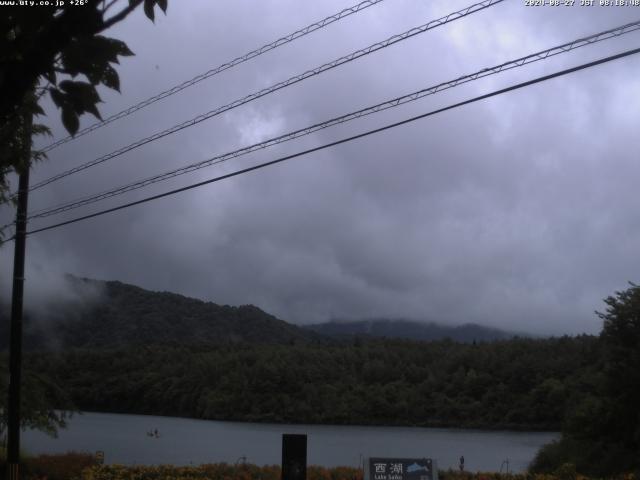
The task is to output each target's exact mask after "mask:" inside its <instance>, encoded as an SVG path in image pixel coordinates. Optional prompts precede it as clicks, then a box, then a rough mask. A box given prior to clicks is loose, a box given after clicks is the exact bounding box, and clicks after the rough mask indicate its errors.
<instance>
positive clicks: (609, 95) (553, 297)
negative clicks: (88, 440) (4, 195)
mask: <svg viewBox="0 0 640 480" xmlns="http://www.w3.org/2000/svg"><path fill="white" fill-rule="evenodd" d="M174 3H175V5H174V4H172V5H171V10H170V11H169V13H168V16H167V17H166V18H161V19H159V20H158V22H157V24H156V25H155V26H153V25H151V24H150V23H149V22H147V21H146V20H145V19H144V18H143V16H142V15H141V14H138V15H137V16H136V17H135V18H132V19H130V20H128V21H127V22H126V23H125V24H122V25H121V26H119V27H118V29H117V30H114V32H113V35H114V36H120V37H121V38H124V39H126V40H127V42H128V43H129V45H130V46H131V48H132V49H133V50H134V51H136V53H137V56H136V57H133V58H132V59H130V60H127V61H126V62H125V63H123V65H122V68H121V72H122V73H121V75H122V87H123V95H122V96H119V95H117V94H113V93H109V92H105V94H104V98H105V100H107V102H106V103H105V104H104V106H103V109H102V110H103V112H105V114H109V113H112V112H116V111H118V110H119V109H121V108H123V107H126V106H128V105H129V104H131V103H133V102H136V101H138V100H141V99H144V98H146V97H147V96H149V95H152V94H155V93H157V92H158V91H160V90H162V89H165V88H168V87H171V86H172V85H173V84H176V83H179V82H181V81H183V80H185V79H187V78H190V77H192V76H194V75H196V74H198V73H201V72H203V71H205V70H207V69H208V68H211V67H213V66H215V65H217V64H219V63H221V62H223V61H227V60H229V59H231V58H233V57H235V56H237V55H240V54H242V53H244V52H246V51H249V50H251V49H252V48H255V47H256V46H259V45H261V44H263V43H266V42H267V41H269V40H272V39H274V38H276V37H278V36H280V35H282V34H285V33H288V32H290V31H293V30H295V29H296V28H298V27H300V26H302V25H305V24H308V23H310V22H311V21H314V20H317V19H318V18H321V17H323V16H325V15H327V14H329V13H332V12H334V11H337V10H339V9H341V8H345V7H346V6H348V5H349V4H350V3H349V2H337V1H332V2H309V3H308V4H305V5H306V6H305V8H304V9H300V8H299V3H298V2H286V1H275V0H274V1H271V2H253V1H251V2H250V1H243V2H232V3H224V2H205V1H202V2H196V1H193V2H189V3H188V6H187V5H182V4H178V3H177V2H174ZM466 5H467V2H461V1H457V0H456V1H447V2H444V1H442V2H429V3H428V4H427V3H423V2H415V1H410V0H404V1H402V0H387V1H386V2H384V3H383V4H382V5H380V6H376V7H373V8H371V9H369V10H367V11H365V12H363V13H361V14H359V15H356V16H354V17H352V18H351V19H349V20H345V21H343V22H341V23H339V24H336V25H333V26H331V27H329V28H327V30H325V31H321V32H317V33H315V34H313V35H312V36H309V37H306V38H304V39H301V40H299V41H298V42H295V43H294V44H292V45H288V46H286V47H283V48H281V49H279V50H277V51H275V52H271V53H269V54H268V55H265V56H263V57H261V58H260V59H258V60H256V61H255V62H250V63H247V64H245V65H242V66H240V67H238V68H236V69H234V70H233V71H229V72H226V73H224V74H222V75H220V76H218V77H216V78H214V79H211V80H208V81H205V82H203V83H202V84H199V85H198V86H196V87H193V88H192V89H190V90H188V91H186V92H183V93H182V94H180V95H176V96H174V97H171V98H169V99H167V100H165V101H163V102H162V103H161V104H158V105H155V106H153V107H151V108H149V109H148V110H146V111H143V112H140V113H139V114H138V115H133V116H131V117H129V118H127V119H125V120H124V121H122V122H118V123H116V124H113V125H111V126H108V127H106V128H104V129H102V130H101V131H99V132H97V133H96V134H95V135H91V136H87V137H83V138H81V139H79V140H78V141H76V142H73V143H71V144H69V145H66V146H64V147H62V148H60V149H58V150H56V151H54V152H52V153H51V160H50V161H49V162H47V163H46V164H43V165H41V166H39V167H38V169H37V170H36V173H35V174H34V176H35V177H36V178H37V179H41V178H45V177H47V176H48V175H51V174H53V173H56V172H58V171H60V170H62V169H65V168H70V167H72V166H74V165H77V164H79V163H82V162H84V161H87V160H91V159H92V158H95V157H97V156H99V155H102V154H104V153H107V152H109V151H110V150H112V149H114V148H117V147H120V146H122V145H125V144H127V143H129V142H131V141H134V140H137V139H138V138H140V137H142V136H146V135H149V134H152V133H154V132H156V131H158V130H160V129H163V128H167V127H169V126H171V125H173V124H175V123H178V122H180V121H183V120H186V119H188V118H190V117H193V116H196V115H198V114H200V113H203V112H204V111H207V110H210V109H213V108H215V107H217V106H219V105H222V104H224V103H227V102H230V101H232V100H234V99H236V98H238V97H241V96H243V95H245V94H247V93H250V92H253V91H255V90H257V89H260V88H264V87H266V86H269V85H271V84H273V83H275V82H277V81H280V80H283V79H285V78H287V77H289V76H291V75H293V74H296V73H300V72H302V71H304V70H306V69H308V68H312V67H315V66H317V65H319V64H322V63H324V62H326V61H328V60H332V59H333V58H336V57H338V56H341V55H344V54H346V53H348V52H350V51H352V50H355V49H357V48H361V47H364V46H366V45H368V44H370V43H373V42H375V41H379V40H381V39H383V38H386V37H388V36H390V35H392V34H394V33H398V32H400V31H403V30H407V29H408V28H410V27H412V26H416V25H419V24H422V23H425V22H426V21H428V20H430V19H433V18H435V17H437V16H439V15H443V14H446V13H448V12H450V11H452V10H454V9H457V8H462V7H464V6H466ZM623 10H624V11H623ZM138 13H140V12H138ZM285 13H286V14H285ZM631 14H633V15H631ZM639 14H640V9H634V8H631V7H629V8H628V9H626V10H625V9H606V8H600V7H594V8H591V9H590V8H586V7H579V6H575V7H571V8H569V7H567V8H561V7H558V8H552V7H544V8H540V7H539V8H531V7H525V6H524V2H521V1H519V0H509V1H507V2H505V3H504V4H503V5H500V6H496V7H494V8H492V9H489V10H487V11H485V12H481V13H479V14H476V15H473V16H471V17H469V18H467V19H463V20H460V21H458V22H456V23H454V24H451V25H447V26H444V27H440V28H438V29H436V30H434V31H432V32H428V33H426V34H423V35H421V36H419V37H418V38H415V39H412V40H409V41H407V42H404V43H402V44H400V45H396V46H393V47H390V48H388V49H386V50H383V51H381V52H378V53H376V54H374V55H371V56H369V57H367V58H363V59H361V60H359V61H356V62H352V63H351V64H349V65H346V66H344V67H341V68H339V69H336V70H333V71H330V72H327V73H325V74H323V75H321V76H319V77H317V78H313V79H310V80H307V81H305V82H302V83H301V84H299V85H296V86H293V87H291V88H288V89H286V90H283V91H281V92H277V93H275V94H273V95H270V96H268V97H265V98H263V99H260V100H258V101H256V102H253V103H251V104H249V105H246V106H243V107H241V108H238V109H236V110H234V111H232V112H229V113H228V114H225V115H223V116H221V117H218V118H215V119H212V120H209V121H207V122H204V123H202V124H200V125H198V126H196V127H194V128H191V129H188V130H186V131H184V132H181V133H179V134H176V135H175V136H172V137H169V138H166V139H163V140H160V141H158V142H156V143H154V144H152V145H149V146H147V147H144V148H141V149H138V150H136V151H134V152H131V153H129V154H127V155H125V156H123V157H121V158H118V159H114V160H113V161H111V162H110V163H108V164H106V165H103V166H100V167H96V168H95V169H92V170H90V171H87V172H85V173H82V174H79V175H77V176H75V177H71V178H69V180H68V182H67V181H64V182H60V183H59V184H56V185H52V186H51V188H47V189H43V190H42V191H41V192H38V193H34V195H33V198H32V206H33V208H39V207H43V206H47V205H50V204H53V203H58V202H61V201H65V200H66V199H69V198H74V197H76V196H78V195H84V194H86V193H91V192H94V191H98V190H104V189H106V188H109V187H111V186H114V185H119V184H122V183H126V182H128V181H131V180H135V179H138V178H143V177H145V176H148V175H149V174H150V173H155V172H158V171H164V170H166V169H170V168H175V167H176V166H180V165H184V164H187V163H190V162H194V161H198V160H201V159H204V158H207V157H210V156H213V155H215V154H219V153H223V152H225V151H228V150H230V149H233V148H237V147H238V146H241V145H245V144H247V143H252V142H255V141H260V140H263V139H265V138H269V137H271V136H273V135H277V134H280V133H283V132H286V131H289V130H292V129H295V128H299V127H300V126H304V125H307V124H311V123H314V122H318V121H322V120H325V119H327V118H329V117H332V116H335V115H339V114H342V113H346V112H348V111H351V110H355V109H358V108H362V107H364V106H367V105H370V104H373V103H376V102H379V101H381V100H385V99H388V98H391V97H394V96H397V95H401V94H405V93H408V92H411V91H413V90H417V89H419V88H424V87H426V86H430V85H433V84H436V83H439V82H441V81H445V80H449V79H452V78H455V77H457V76H460V75H463V74H467V73H471V72H473V71H475V70H478V69H481V68H484V67H487V66H491V65H494V64H497V63H501V62H504V61H506V60H510V59H513V58H517V57H520V56H523V55H526V54H528V53H531V52H533V51H537V50H540V49H543V48H548V47H551V46H553V45H556V44H559V43H564V42H566V41H570V40H573V39H574V38H577V37H581V36H585V35H588V34H591V33H594V32H597V31H600V30H604V29H606V28H611V27H613V26H616V25H618V24H621V23H624V22H628V21H630V19H631V18H632V17H635V16H640V15H639ZM638 38H639V37H638V34H631V35H628V36H625V37H623V38H620V39H618V40H615V41H611V42H606V43H603V44H601V45H597V46H592V47H586V48H584V49H581V50H578V51H576V52H574V53H573V54H570V55H566V56H558V57H556V58H554V59H551V60H549V61H548V62H543V63H540V64H535V65H530V66H528V67H525V68H523V69H517V70H514V71H512V72H509V73H506V74H504V75H501V76H496V77H490V78H487V79H484V80H482V81H478V82H474V83H472V84H468V85H465V86H462V87H460V88H457V89H454V90H451V91H448V92H443V93H442V94H439V95H437V96H433V97H429V98H427V99H424V100H422V101H420V102H417V103H416V104H411V105H407V106H404V107H401V108H399V109H398V111H392V112H387V113H385V114H382V115H378V116H375V117H371V118H367V119H362V120H360V121H358V122H354V123H353V124H349V125H344V126H343V127H340V128H334V129H331V130H327V131H323V132H321V133H319V134H316V135H314V136H313V137H311V138H305V139H302V140H298V141H296V142H292V144H287V145H282V146H280V147H275V148H273V149H269V150H268V151H266V152H260V153H257V154H253V155H251V156H250V157H247V158H243V159H238V160H234V161H233V162H230V163H229V164H228V165H224V166H221V167H218V168H210V169H205V170H202V171H199V172H196V173H194V174H190V175H187V176H184V177H181V178H179V179H177V180H174V181H172V182H169V183H168V184H161V185H158V186H156V187H154V188H152V189H150V190H144V191H139V192H136V193H135V194H133V195H131V196H130V197H127V198H129V199H136V198H141V197H142V196H145V195H147V194H149V193H151V192H160V191H164V190H166V189H169V188H171V187H174V186H180V185H183V184H186V183H189V182H191V181H197V180H201V179H205V178H209V177H212V176H215V175H216V174H219V173H221V172H226V171H231V170H232V169H235V168H241V167H243V166H247V165H250V164H253V163H256V162H259V161H264V160H269V159H273V158H275V157H276V156H279V155H284V154H288V153H293V152H296V151H299V150H302V149H304V148H310V147H312V146H316V145H319V144H321V143H324V142H328V141H332V140H335V139H338V138H341V137H343V136H347V135H349V134H353V133H356V132H359V131H362V130H365V129H367V128H373V127H376V126H380V125H383V124H385V123H390V122H392V121H395V120H399V119H402V118H406V117H409V116H411V115H416V114H419V113H423V112H425V111H427V110H431V109H433V108H437V107H438V106H443V105H446V104H448V103H451V102H454V101H459V100H461V99H464V98H469V97H472V96H474V95H478V94H480V93H485V92H487V91H489V90H492V89H496V88H501V87H503V86H506V85H509V84H511V83H515V82H517V81H522V80H524V79H528V78H531V77H532V76H535V75H541V74H544V73H548V72H551V71H555V70H557V69H561V68H566V67H567V66H570V65H575V64H578V63H581V62H584V61H588V60H592V59H594V58H598V57H599V56H604V55H607V54H610V53H612V52H617V51H621V50H623V49H626V48H631V47H632V46H635V45H637V42H638ZM639 66H640V64H639V63H638V59H635V58H631V59H628V60H623V61H619V62H616V63H615V64H610V65H607V66H603V67H599V68H598V69H594V70H589V71H588V72H583V73H578V74H575V75H573V76H571V77H567V78H566V79H559V80H555V81H553V82H549V83H546V84H544V85H538V86H535V87H531V88H529V89H526V90H524V91H519V92H513V93H511V94H508V95H505V96H503V97H499V98H494V99H492V100H489V101H486V102H484V103H480V104H474V105H471V106H467V107H464V108H461V109H458V110H455V111H451V112H447V113H445V114H442V115H438V116H436V117H432V118H430V119H426V120H423V121H420V122H418V123H415V124H412V125H409V126H405V127H402V128H400V129H396V130H393V131H389V132H385V133H383V134H380V135H377V136H375V137H370V138H368V139H365V140H360V141H357V142H354V143H352V144H348V145H343V146H340V147H336V148H333V149H331V150H325V151H323V152H319V153H316V154H313V155H311V156H309V157H308V158H304V159H300V160H296V161H293V162H291V163H287V164H284V165H279V166H277V167H271V168H269V169H267V170H263V171H260V172H255V173H252V174H249V175H245V176H242V177H238V178H235V179H233V180H229V181H226V182H222V183H218V184H215V186H210V187H205V188H203V189H199V190H197V191H192V192H188V193H184V194H181V195H179V196H176V197H172V198H169V199H163V200H160V201H158V202H156V203H154V204H149V205H146V206H141V207H135V208H132V209H130V210H127V211H123V212H120V213H117V214H113V215H107V216H103V217H101V218H99V219H95V220H90V221H87V222H84V223H80V224H76V225H73V226H69V227H65V228H63V229H59V230H56V231H52V232H47V233H43V234H41V235H34V236H33V237H31V238H30V240H29V258H30V262H31V264H32V265H41V266H46V268H47V269H48V271H52V272H72V273H75V274H78V275H83V276H87V277H96V278H103V279H119V280H122V281H125V282H131V283H137V284H139V285H141V286H143V287H146V288H152V289H161V290H171V291H177V292H180V293H183V294H187V295H192V296H198V297H201V298H205V299H210V300H213V301H215V302H218V303H230V304H243V303H254V304H257V305H259V306H261V307H262V308H264V309H266V310H268V311H270V312H272V313H274V314H276V315H278V316H280V317H282V318H284V319H286V320H289V321H294V322H300V323H309V322H316V321H322V320H326V319H328V318H331V317H340V318H358V317H367V316H376V317H379V316H393V317H411V318H417V319H429V320H435V321H442V322H449V323H463V322H478V323H484V324H489V325H495V326H499V327H504V328H509V329H513V330H519V331H531V332H536V333H555V334H558V333H568V332H584V331H586V332H597V331H598V329H599V320H598V319H597V318H596V317H595V316H594V315H593V313H592V312H593V310H594V309H597V308H602V303H601V299H602V298H603V297H604V296H606V295H608V294H610V293H612V291H613V290H614V289H619V288H624V286H625V282H626V281H627V280H634V279H636V280H637V277H638V271H639V267H640V260H638V258H637V255H634V252H635V250H636V246H637V244H638V242H639V241H640V221H639V220H638V216H637V212H636V210H637V209H634V195H635V189H634V187H635V185H636V183H637V178H638V175H639V174H640V166H639V165H638V163H637V162H636V161H635V159H636V156H634V154H633V152H637V149H638V143H639V142H640V140H639V139H638V136H637V134H636V130H637V129H636V128H635V126H637V124H638V115H639V113H638V112H640V108H638V107H640V100H638V99H640V95H638V94H639V93H640V83H639V81H638V75H637V71H638V68H639ZM55 118H57V114H56V113H52V114H51V115H50V117H49V120H51V121H53V119H55ZM56 132H57V133H58V134H61V129H60V127H59V126H58V125H57V124H56ZM121 201H122V199H118V200H117V201H114V202H113V203H107V205H110V204H114V205H115V204H118V203H120V202H121ZM96 208H97V207H96ZM78 212H79V211H78ZM69 218H71V216H70V217H69ZM44 224H46V223H45V222H39V223H38V225H44ZM7 256H8V255H7V249H6V248H5V249H4V251H3V257H4V258H7ZM5 264H6V265H8V263H6V262H5ZM42 268H45V267H42ZM34 281H37V280H34ZM45 283H46V282H45Z"/></svg>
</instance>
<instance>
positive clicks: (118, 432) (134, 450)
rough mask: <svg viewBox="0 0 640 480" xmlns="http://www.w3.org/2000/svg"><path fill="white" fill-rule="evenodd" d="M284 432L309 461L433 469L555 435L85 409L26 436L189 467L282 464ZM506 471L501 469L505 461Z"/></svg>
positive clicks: (528, 448)
mask: <svg viewBox="0 0 640 480" xmlns="http://www.w3.org/2000/svg"><path fill="white" fill-rule="evenodd" d="M283 433H306V434H307V435H308V463H309V464H310V465H324V466H336V465H350V466H358V464H359V462H360V461H361V460H360V459H361V457H387V456H393V457H419V458H422V457H428V458H433V459H435V460H436V461H437V465H438V468H440V469H447V468H457V466H458V462H459V458H460V456H462V455H464V458H465V469H466V470H469V471H479V470H482V471H498V470H500V467H501V465H503V462H505V460H507V459H508V461H509V469H510V471H515V472H517V471H522V470H524V469H526V467H527V464H528V463H529V462H530V461H531V460H532V459H533V456H534V455H535V453H536V451H537V450H538V448H540V446H542V445H543V444H545V443H548V442H550V441H551V440H554V439H556V438H557V437H558V434H556V433H537V432H509V431H498V432H493V431H482V430H462V429H435V428H413V427H351V426H329V425H276V424H255V423H235V422H211V421H206V420H191V419H184V418H172V417H154V416H145V415H116V414H106V413H85V414H82V415H76V416H74V417H73V418H72V419H71V421H70V422H69V427H68V428H67V429H66V430H62V431H61V432H60V435H59V438H57V439H53V438H51V437H48V436H46V435H44V434H42V433H40V432H35V431H28V432H25V433H24V434H23V445H24V447H25V449H26V450H27V451H28V452H29V453H33V454H37V453H54V452H66V451H69V450H76V451H88V452H95V451H98V450H102V451H104V452H105V462H106V463H121V464H129V465H134V464H144V465H152V464H159V463H168V464H174V465H189V464H194V465H195V464H201V463H212V462H227V463H235V462H237V461H239V460H240V459H241V457H246V461H247V462H249V463H255V464H258V465H268V464H279V463H280V458H281V457H280V456H281V441H282V437H281V436H282V434H283ZM502 468H503V471H504V469H505V468H506V467H505V466H504V465H503V467H502Z"/></svg>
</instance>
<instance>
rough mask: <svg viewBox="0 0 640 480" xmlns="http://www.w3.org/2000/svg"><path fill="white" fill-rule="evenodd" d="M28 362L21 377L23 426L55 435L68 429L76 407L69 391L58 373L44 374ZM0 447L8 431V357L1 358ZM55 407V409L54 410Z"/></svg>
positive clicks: (4, 355)
mask: <svg viewBox="0 0 640 480" xmlns="http://www.w3.org/2000/svg"><path fill="white" fill-rule="evenodd" d="M32 367H33V366H32V365H31V364H30V362H29V361H27V362H26V363H25V365H24V371H23V374H22V392H21V407H20V409H21V413H22V426H23V427H24V428H35V429H38V430H42V431H44V432H46V433H48V434H49V435H52V436H55V435H56V433H57V430H58V429H59V428H63V427H65V426H66V421H67V419H68V418H69V417H70V416H71V415H72V413H73V405H72V402H71V399H70V397H69V395H68V394H67V392H66V391H65V390H64V389H63V388H61V387H60V383H61V381H60V379H58V377H57V375H56V374H55V372H49V373H48V374H47V375H43V374H42V373H41V372H39V371H37V370H36V369H34V368H32ZM0 372H2V373H1V374H0V399H1V400H2V401H1V402H0V445H2V444H3V442H4V436H5V434H6V428H7V409H6V408H5V402H6V400H7V394H8V393H7V392H8V387H9V378H8V375H7V372H8V362H7V355H6V354H3V355H2V356H0ZM53 406H55V407H56V409H53V408H52V407H53Z"/></svg>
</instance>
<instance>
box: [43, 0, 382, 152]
mask: <svg viewBox="0 0 640 480" xmlns="http://www.w3.org/2000/svg"><path fill="white" fill-rule="evenodd" d="M382 1H384V0H366V1H364V2H361V3H358V4H357V5H354V6H352V7H348V8H345V9H344V10H341V11H340V12H338V13H335V14H333V15H329V16H328V17H326V18H324V19H322V20H320V21H318V22H315V23H312V24H311V25H307V26H306V27H304V28H301V29H300V30H296V31H295V32H293V33H290V34H289V35H286V36H284V37H282V38H279V39H278V40H275V41H273V42H271V43H268V44H266V45H263V46H262V47H260V48H256V49H255V50H252V51H251V52H249V53H245V54H244V55H241V56H239V57H237V58H234V59H233V60H231V61H229V62H227V63H223V64H221V65H218V66H217V67H215V68H212V69H211V70H209V71H207V72H205V73H201V74H200V75H197V76H195V77H193V78H192V79H190V80H186V81H185V82H183V83H181V84H179V85H176V86H174V87H171V88H170V89H168V90H165V91H163V92H160V93H158V94H157V95H155V96H153V97H150V98H147V99H146V100H143V101H142V102H139V103H137V104H135V105H132V106H130V107H128V108H126V109H124V110H122V111H120V112H118V113H115V114H113V115H111V116H110V117H108V118H106V119H104V120H102V121H100V122H96V123H94V124H93V125H90V126H88V127H86V128H83V129H82V130H80V131H79V132H77V133H76V134H75V135H69V136H67V137H64V138H61V139H60V140H57V141H55V142H53V143H51V144H50V145H47V146H46V147H44V148H43V149H42V150H41V151H42V152H49V151H51V150H53V149H54V148H56V147H59V146H60V145H63V144H65V143H67V142H70V141H72V140H75V139H77V138H79V137H82V136H83V135H86V134H87V133H90V132H93V131H94V130H97V129H99V128H102V127H104V126H105V125H108V124H109V123H112V122H115V121H116V120H119V119H121V118H124V117H127V116H129V115H131V114H132V113H134V112H137V111H138V110H142V109H143V108H146V107H148V106H149V105H151V104H153V103H156V102H157V101H159V100H162V99H164V98H167V97H170V96H171V95H174V94H176V93H178V92H181V91H182V90H184V89H186V88H189V87H191V86H193V85H195V84H196V83H199V82H201V81H203V80H206V79H207V78H210V77H213V76H214V75H217V74H219V73H222V72H224V71H225V70H229V69H231V68H233V67H235V66H237V65H240V64H241V63H244V62H246V61H248V60H251V59H253V58H255V57H258V56H260V55H262V54H264V53H267V52H269V51H271V50H274V49H276V48H278V47H281V46H282V45H286V44H287V43H290V42H293V41H294V40H297V39H298V38H301V37H304V36H305V35H308V34H310V33H312V32H315V31H316V30H320V29H322V28H324V27H326V26H328V25H331V24H332V23H334V22H337V21H338V20H342V19H343V18H346V17H348V16H350V15H353V14H354V13H358V12H361V11H362V10H364V9H366V8H369V7H371V6H373V5H376V4H378V3H380V2H382Z"/></svg>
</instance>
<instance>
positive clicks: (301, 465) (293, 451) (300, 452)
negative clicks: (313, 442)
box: [282, 433, 307, 480]
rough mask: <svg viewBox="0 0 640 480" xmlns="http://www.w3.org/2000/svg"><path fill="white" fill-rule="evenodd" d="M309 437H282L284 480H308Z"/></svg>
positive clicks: (292, 435) (293, 435)
mask: <svg viewBox="0 0 640 480" xmlns="http://www.w3.org/2000/svg"><path fill="white" fill-rule="evenodd" d="M306 478H307V436H306V435H296V434H287V433H285V434H284V435H282V480H306Z"/></svg>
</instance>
